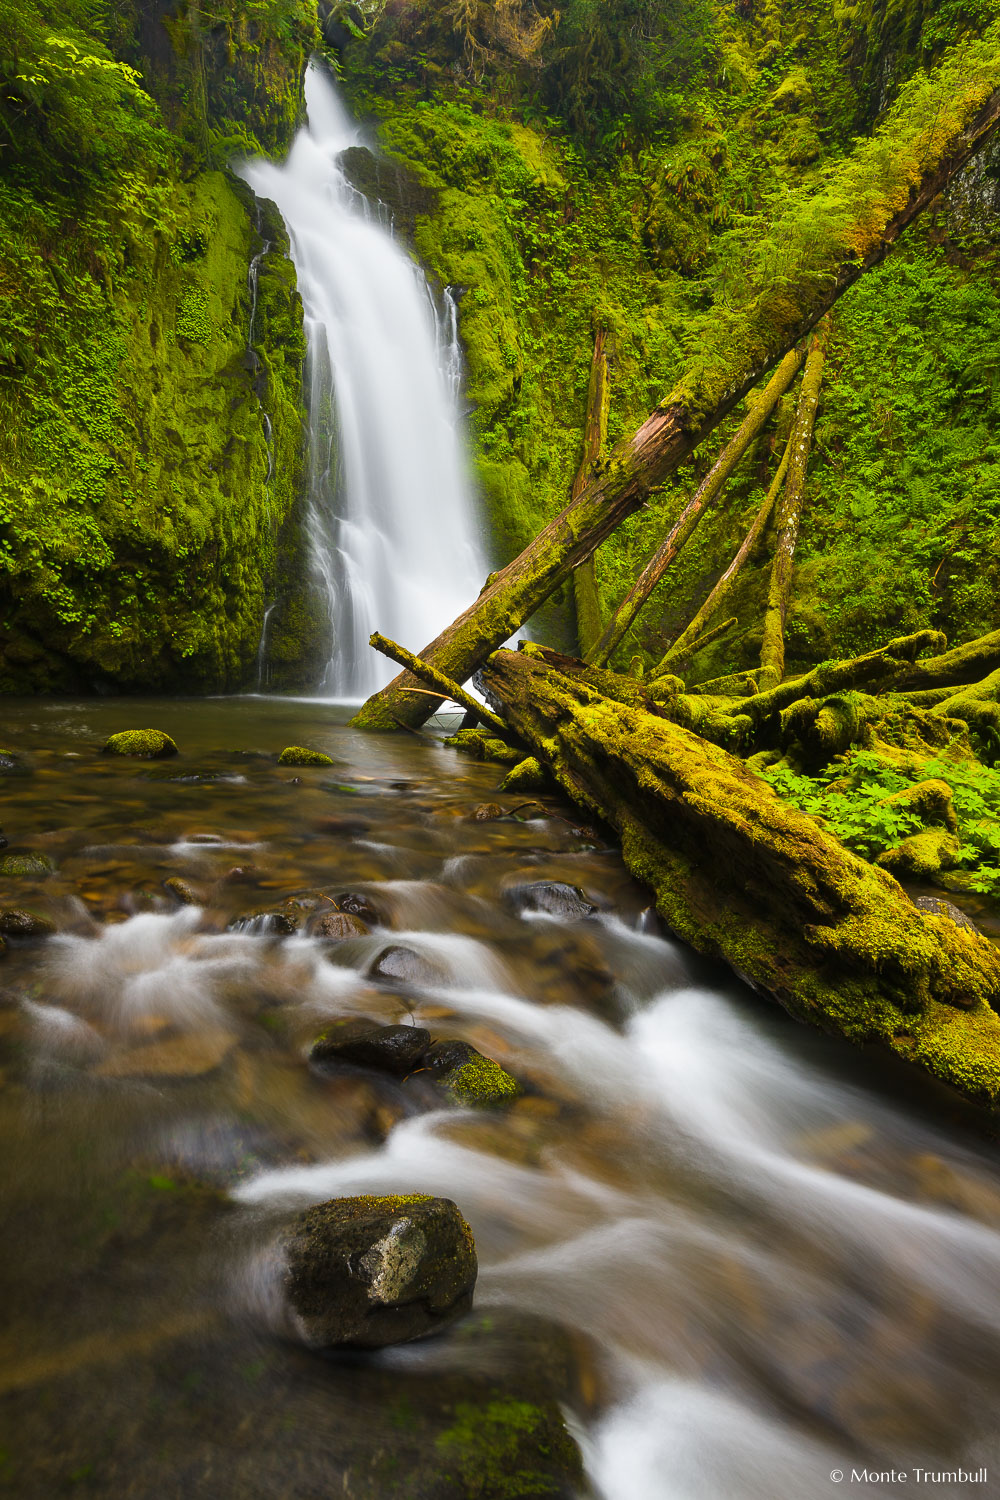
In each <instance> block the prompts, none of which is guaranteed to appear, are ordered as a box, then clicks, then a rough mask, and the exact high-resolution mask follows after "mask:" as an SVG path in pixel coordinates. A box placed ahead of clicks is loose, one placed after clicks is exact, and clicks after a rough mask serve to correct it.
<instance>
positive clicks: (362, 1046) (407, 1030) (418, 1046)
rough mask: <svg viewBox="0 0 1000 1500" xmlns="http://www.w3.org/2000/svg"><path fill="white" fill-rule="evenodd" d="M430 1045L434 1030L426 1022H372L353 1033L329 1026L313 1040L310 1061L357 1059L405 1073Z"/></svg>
mask: <svg viewBox="0 0 1000 1500" xmlns="http://www.w3.org/2000/svg"><path fill="white" fill-rule="evenodd" d="M430 1045H431V1034H430V1032H429V1031H425V1030H424V1028H423V1027H422V1026H369V1028H368V1030H366V1031H363V1032H359V1033H357V1034H355V1035H352V1036H344V1035H342V1034H338V1033H337V1032H336V1031H333V1032H332V1033H331V1031H330V1030H329V1029H328V1030H327V1031H325V1032H324V1033H323V1035H322V1036H320V1037H317V1039H316V1041H315V1042H314V1043H313V1045H312V1048H311V1049H310V1052H309V1061H310V1062H315V1063H325V1064H330V1063H338V1062H345V1063H353V1064H354V1066H355V1067H358V1068H374V1069H376V1070H377V1071H379V1072H382V1073H396V1074H398V1075H399V1076H400V1077H402V1076H403V1075H404V1074H406V1073H409V1072H411V1070H412V1069H413V1068H415V1067H416V1066H417V1064H418V1063H419V1061H420V1059H421V1058H422V1057H423V1055H424V1053H425V1052H426V1051H427V1049H428V1047H429V1046H430Z"/></svg>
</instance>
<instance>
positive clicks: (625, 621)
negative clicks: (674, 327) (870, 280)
mask: <svg viewBox="0 0 1000 1500" xmlns="http://www.w3.org/2000/svg"><path fill="white" fill-rule="evenodd" d="M801 363H802V355H801V354H800V353H799V352H798V350H795V349H793V350H792V351H791V352H790V353H789V354H786V355H785V357H784V359H783V360H782V361H781V364H780V365H779V366H778V369H777V370H776V371H775V373H774V375H773V376H772V377H771V379H770V380H769V381H768V383H767V386H766V387H765V389H764V390H763V391H762V393H761V395H760V398H759V399H758V400H757V401H755V402H754V404H753V406H752V407H751V408H750V410H749V412H748V413H747V415H746V416H745V417H744V419H743V421H742V422H741V423H740V426H739V429H738V431H737V432H736V433H735V434H734V436H733V437H732V438H731V439H730V441H729V442H728V443H727V444H726V446H725V447H724V448H723V450H722V452H721V453H720V454H719V457H718V458H717V459H716V461H715V463H714V464H713V465H712V467H711V469H710V470H709V471H708V473H707V474H706V475H705V478H704V479H703V480H702V482H701V484H700V485H699V486H698V488H697V489H696V490H695V492H694V494H693V495H692V496H691V499H690V500H689V501H688V503H687V505H685V507H684V509H683V510H682V511H681V513H680V515H679V516H678V517H677V520H676V521H675V522H674V524H673V526H671V528H670V530H669V531H668V532H667V535H666V536H665V537H664V538H663V541H662V542H661V543H660V545H659V546H658V547H657V549H656V551H655V552H654V553H653V555H652V557H651V558H650V559H649V561H648V562H647V563H646V566H645V567H644V568H643V570H642V572H641V573H640V574H639V576H638V578H637V579H636V581H635V583H634V584H633V585H632V587H631V588H630V589H629V591H628V593H627V594H626V595H625V598H624V599H623V600H622V602H621V603H620V604H619V606H618V608H617V609H616V610H615V612H614V614H613V615H612V617H611V619H610V620H609V621H608V624H607V628H606V629H605V631H604V633H603V635H602V636H601V638H600V640H599V641H598V642H597V644H596V646H595V647H594V649H593V650H592V651H590V652H589V653H588V654H587V660H588V661H589V662H592V663H593V664H594V666H598V667H603V666H604V665H605V663H606V662H607V661H608V659H609V657H610V656H611V653H612V652H613V651H614V649H615V647H616V646H617V645H618V643H619V641H621V639H622V638H623V636H625V635H626V633H627V632H628V631H629V630H630V629H631V627H632V624H633V622H634V620H635V617H636V615H637V614H638V613H639V611H640V610H641V609H642V606H643V605H644V604H645V602H646V600H647V599H648V598H649V596H650V594H651V593H652V592H653V590H654V589H655V587H656V585H657V584H658V583H659V581H660V579H661V578H662V577H663V575H664V573H665V572H666V571H667V569H668V568H669V567H670V564H671V563H672V562H673V560H674V558H675V557H676V556H677V554H678V552H680V550H681V548H682V547H683V546H684V543H685V542H686V541H687V539H688V537H689V536H690V535H691V534H692V532H693V531H694V529H695V527H696V526H697V525H698V522H699V521H700V520H701V518H702V516H703V515H704V513H705V511H706V510H708V508H709V506H711V505H713V504H714V503H715V501H716V500H717V499H718V498H719V496H720V495H721V494H722V491H723V490H724V489H725V487H726V484H727V483H728V481H729V478H730V476H731V475H732V473H733V470H734V469H735V468H736V466H737V464H738V463H739V461H740V459H741V458H742V457H743V455H744V454H745V453H746V451H747V449H748V448H749V446H750V444H751V443H752V442H753V441H754V439H755V438H756V437H758V436H759V435H760V433H761V432H762V431H763V430H764V425H765V423H766V422H767V419H768V418H769V417H770V415H771V413H772V412H773V410H774V408H775V407H776V406H777V404H778V402H779V401H780V400H781V398H782V396H783V395H784V394H785V392H786V391H787V390H788V387H789V386H790V385H791V383H792V381H793V380H794V379H795V377H796V375H797V374H798V370H799V366H800V365H801Z"/></svg>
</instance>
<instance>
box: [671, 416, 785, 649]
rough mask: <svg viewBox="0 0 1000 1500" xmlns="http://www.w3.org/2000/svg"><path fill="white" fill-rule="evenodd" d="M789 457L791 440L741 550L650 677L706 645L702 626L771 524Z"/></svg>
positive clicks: (723, 597)
mask: <svg viewBox="0 0 1000 1500" xmlns="http://www.w3.org/2000/svg"><path fill="white" fill-rule="evenodd" d="M791 457H792V439H791V438H789V439H788V442H787V443H786V444H785V451H784V453H783V454H782V457H781V462H780V464H779V465H778V472H777V473H776V474H775V476H774V478H773V480H772V481H771V487H770V489H769V490H768V492H767V494H766V495H765V496H764V499H763V502H762V503H761V507H760V509H759V510H758V512H757V514H756V516H755V517H754V521H753V525H752V526H751V527H750V530H749V531H748V532H747V534H746V537H745V538H744V541H743V545H742V546H741V547H740V550H739V551H738V552H737V554H736V556H735V557H734V558H733V560H732V562H731V563H730V564H729V567H728V568H727V569H726V571H725V572H724V573H723V575H722V577H721V578H720V579H719V581H718V583H717V584H716V585H715V587H714V588H713V590H712V592H711V593H710V594H709V596H708V598H707V599H706V600H705V602H704V604H703V605H702V606H701V608H700V609H699V610H698V612H697V614H696V615H695V616H694V618H693V619H692V621H691V623H690V625H687V626H685V628H684V629H683V630H682V631H681V633H680V635H679V636H678V637H677V639H676V640H675V641H674V643H673V645H672V646H670V647H668V649H667V650H666V651H665V652H664V653H663V656H662V657H661V658H660V660H659V662H658V663H657V665H656V666H655V667H654V669H653V671H652V673H651V674H650V675H651V676H652V677H660V676H662V674H663V673H664V672H668V671H669V670H670V667H671V664H672V663H673V662H675V661H679V660H680V659H681V657H682V656H684V655H685V654H686V653H687V652H688V651H689V650H690V649H692V648H693V647H696V646H699V645H704V644H705V642H704V639H703V632H704V630H705V626H706V624H707V622H708V621H709V620H710V619H711V618H712V616H713V615H714V614H715V612H716V610H717V609H719V608H721V606H722V605H723V604H724V603H725V602H726V600H727V599H728V598H729V595H730V594H731V593H732V590H733V585H734V584H735V582H736V579H737V578H738V577H739V574H740V571H741V569H742V567H743V564H744V563H745V562H746V560H747V558H748V557H749V556H750V554H751V553H752V552H753V550H754V548H755V547H756V545H757V543H758V541H759V540H760V538H761V535H762V533H763V531H764V527H765V526H766V525H767V523H768V521H769V520H770V517H771V512H772V510H773V509H774V504H775V501H776V500H777V498H778V495H779V493H780V492H781V486H782V485H783V484H784V482H785V475H786V474H787V473H788V465H789V463H790V461H791Z"/></svg>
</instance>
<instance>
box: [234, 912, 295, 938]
mask: <svg viewBox="0 0 1000 1500" xmlns="http://www.w3.org/2000/svg"><path fill="white" fill-rule="evenodd" d="M298 930H299V919H298V916H297V915H296V914H295V912H294V911H287V910H277V911H274V910H271V911H269V910H266V909H265V910H263V911H247V912H242V913H241V914H240V915H239V916H238V917H233V919H232V921H231V922H229V924H228V931H230V932H245V933H247V934H248V936H250V937H291V936H292V933H293V932H298Z"/></svg>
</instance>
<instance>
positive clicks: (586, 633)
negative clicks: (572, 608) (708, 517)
mask: <svg viewBox="0 0 1000 1500" xmlns="http://www.w3.org/2000/svg"><path fill="white" fill-rule="evenodd" d="M606 343H607V334H606V333H605V331H604V329H603V328H599V329H598V330H597V332H596V333H595V335H594V357H593V359H592V360H591V364H590V385H589V387H588V389H587V417H586V423H585V425H584V430H583V458H582V460H581V462H580V467H579V469H578V470H577V472H576V478H575V479H574V480H573V488H572V491H571V492H570V503H571V504H572V502H573V501H575V500H578V499H579V498H580V496H581V495H582V493H583V491H584V490H585V489H586V487H587V485H588V483H589V482H590V480H591V478H592V477H593V474H594V469H595V467H596V465H597V463H598V461H599V459H600V457H601V454H602V453H603V452H604V444H605V443H606V442H607V439H608V407H609V404H610V391H609V388H608V356H607V350H606V348H605V345H606ZM573 593H574V595H575V598H576V634H577V640H578V641H579V643H580V651H581V652H582V653H584V654H586V652H587V651H589V650H590V648H591V647H592V646H593V645H594V643H595V641H596V640H597V639H598V637H599V636H600V634H601V601H600V596H599V595H598V592H597V572H596V569H595V566H594V554H593V553H591V555H590V556H589V557H588V558H586V559H585V561H583V562H582V563H581V564H580V566H579V567H578V568H577V569H576V571H575V572H574V574H573Z"/></svg>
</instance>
